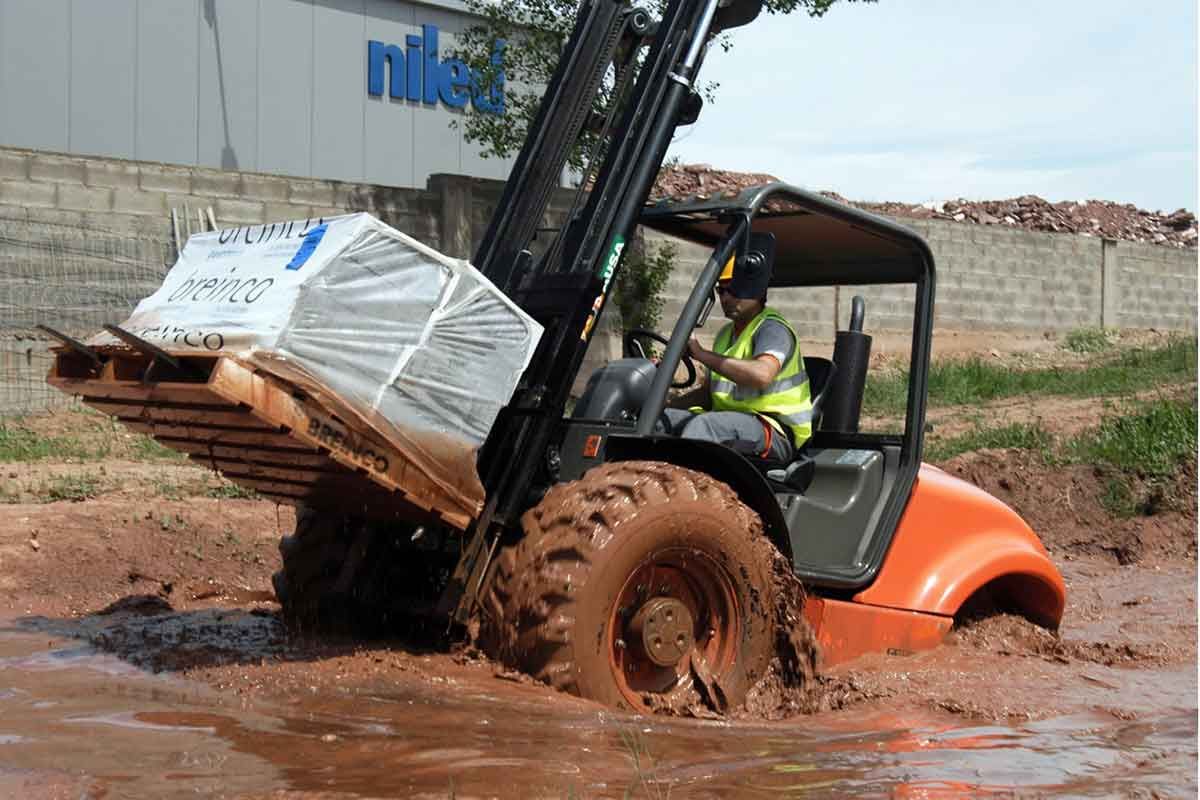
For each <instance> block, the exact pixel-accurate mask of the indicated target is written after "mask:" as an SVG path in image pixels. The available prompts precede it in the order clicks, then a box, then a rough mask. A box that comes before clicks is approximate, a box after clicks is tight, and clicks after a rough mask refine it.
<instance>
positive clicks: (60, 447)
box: [0, 422, 107, 462]
mask: <svg viewBox="0 0 1200 800" xmlns="http://www.w3.org/2000/svg"><path fill="white" fill-rule="evenodd" d="M105 455H107V453H102V454H101V453H97V451H96V448H94V447H92V446H90V445H88V444H87V443H85V442H84V441H83V440H81V439H79V438H78V437H75V436H43V435H41V434H39V433H36V432H34V431H32V430H30V429H28V428H26V427H23V426H21V425H20V424H13V423H5V422H0V462H11V461H42V460H44V459H47V458H60V459H68V458H75V459H94V458H104V457H105Z"/></svg>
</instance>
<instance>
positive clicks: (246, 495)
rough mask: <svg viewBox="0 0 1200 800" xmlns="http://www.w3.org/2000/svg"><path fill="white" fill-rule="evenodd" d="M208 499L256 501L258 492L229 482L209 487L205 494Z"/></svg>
mask: <svg viewBox="0 0 1200 800" xmlns="http://www.w3.org/2000/svg"><path fill="white" fill-rule="evenodd" d="M205 494H206V495H208V496H209V497H215V498H217V499H219V500H257V499H258V492H256V491H254V490H253V489H247V488H246V487H245V486H239V485H238V484H236V483H232V482H229V481H226V482H223V483H220V484H218V485H216V486H210V487H209V488H208V491H206V492H205Z"/></svg>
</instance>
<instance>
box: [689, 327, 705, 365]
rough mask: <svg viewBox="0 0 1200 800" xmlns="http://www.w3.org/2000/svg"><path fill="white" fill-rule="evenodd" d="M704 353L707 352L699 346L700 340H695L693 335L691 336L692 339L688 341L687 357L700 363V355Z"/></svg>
mask: <svg viewBox="0 0 1200 800" xmlns="http://www.w3.org/2000/svg"><path fill="white" fill-rule="evenodd" d="M705 352H707V351H706V350H705V349H704V347H703V346H702V345H701V344H700V340H699V339H697V338H696V336H695V334H693V335H692V337H691V338H690V339H688V355H689V356H691V357H692V358H694V359H696V360H697V361H700V355H701V354H702V353H705Z"/></svg>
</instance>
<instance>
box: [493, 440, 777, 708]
mask: <svg viewBox="0 0 1200 800" xmlns="http://www.w3.org/2000/svg"><path fill="white" fill-rule="evenodd" d="M522 524H523V526H524V531H525V535H524V537H523V538H522V539H521V540H520V541H519V542H517V543H515V544H514V545H512V546H509V547H505V548H503V549H502V550H501V551H500V552H499V553H498V555H497V558H496V560H495V562H494V564H493V566H492V569H491V571H490V574H489V584H488V590H487V591H486V592H485V594H484V596H483V609H482V619H481V642H482V643H483V645H484V647H485V649H487V650H489V651H490V652H491V653H492V655H493V656H495V657H498V658H500V659H501V660H502V661H504V662H505V663H507V664H509V665H510V666H513V667H515V668H517V669H520V670H522V671H525V672H527V673H528V674H530V675H532V676H533V677H534V678H536V679H538V680H541V681H543V682H545V683H548V684H550V685H551V686H554V687H555V688H557V689H560V690H563V691H567V692H571V693H573V694H577V695H580V696H583V697H588V698H592V699H594V700H598V701H600V702H602V703H605V704H607V705H610V706H615V707H620V708H630V709H634V710H638V711H655V710H661V709H670V710H676V711H686V710H690V709H691V708H692V707H694V706H695V704H696V703H699V704H700V705H701V706H704V707H707V708H709V709H712V710H715V711H718V712H724V711H727V710H732V709H733V708H736V707H738V706H740V705H741V704H742V702H743V700H744V699H745V696H746V693H747V691H749V689H750V688H751V687H752V686H753V685H754V684H755V682H756V681H757V680H758V679H759V678H760V677H761V676H762V675H763V674H764V672H765V671H766V669H767V666H768V663H769V662H770V659H771V657H772V655H773V652H774V644H775V626H776V615H775V602H774V596H773V595H774V591H775V589H774V588H773V587H774V585H775V584H774V582H773V580H772V564H773V559H774V558H775V548H774V547H773V546H772V545H771V543H770V542H769V541H767V539H766V537H765V536H764V535H763V533H762V524H761V521H760V520H759V518H758V515H757V514H755V513H754V512H752V511H751V510H750V509H749V508H747V507H746V506H745V505H744V504H742V503H741V502H740V501H739V500H738V499H737V497H736V496H735V495H734V494H733V492H732V491H731V490H730V488H729V487H728V486H726V485H725V484H723V483H720V482H718V481H715V480H713V479H712V478H710V477H708V476H707V475H703V474H701V473H698V472H694V471H691V470H687V469H683V468H680V467H676V466H674V465H670V464H664V463H659V462H646V461H630V462H619V463H614V464H606V465H603V466H601V467H597V468H596V469H594V470H592V471H591V472H589V473H588V474H587V475H585V476H584V477H583V478H582V479H581V480H578V481H574V482H572V483H566V484H561V485H559V486H556V487H554V488H552V489H551V490H550V491H549V492H548V493H547V494H546V496H545V498H543V500H542V502H540V503H539V504H538V505H537V506H536V507H534V508H533V509H531V510H530V511H528V512H527V513H526V514H525V516H524V517H523V518H522Z"/></svg>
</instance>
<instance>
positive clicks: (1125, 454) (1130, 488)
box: [925, 399, 1197, 518]
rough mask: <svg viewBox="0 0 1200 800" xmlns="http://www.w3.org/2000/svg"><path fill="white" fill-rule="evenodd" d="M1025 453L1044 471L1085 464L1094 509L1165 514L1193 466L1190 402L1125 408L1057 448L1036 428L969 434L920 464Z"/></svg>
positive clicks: (932, 448)
mask: <svg viewBox="0 0 1200 800" xmlns="http://www.w3.org/2000/svg"><path fill="white" fill-rule="evenodd" d="M989 447H994V448H1008V449H1016V450H1030V451H1033V452H1036V453H1038V454H1039V455H1040V456H1041V457H1042V459H1043V460H1044V461H1045V462H1046V463H1047V464H1087V465H1091V466H1093V467H1096V468H1097V469H1098V470H1099V473H1098V474H1100V475H1101V476H1102V478H1103V481H1104V483H1103V488H1102V490H1101V493H1100V502H1101V504H1102V505H1103V506H1104V508H1105V510H1107V511H1108V513H1109V514H1111V515H1113V516H1114V517H1117V518H1128V517H1133V516H1136V515H1139V514H1154V513H1157V512H1158V511H1159V510H1162V509H1164V508H1173V507H1175V506H1176V505H1177V501H1176V500H1173V499H1172V498H1176V497H1177V496H1178V487H1177V485H1176V484H1175V482H1176V481H1178V480H1179V473H1180V471H1181V470H1182V469H1184V468H1185V467H1186V466H1187V465H1189V464H1192V465H1194V464H1195V463H1196V458H1197V451H1196V447H1197V414H1196V406H1195V405H1194V404H1193V403H1192V402H1191V401H1184V400H1169V399H1161V400H1157V401H1154V402H1149V403H1140V404H1129V405H1127V406H1126V407H1125V408H1124V409H1123V410H1122V411H1120V412H1118V414H1117V415H1114V416H1106V417H1105V418H1103V419H1102V420H1101V421H1100V424H1099V425H1098V426H1097V427H1096V428H1093V429H1091V430H1088V431H1084V432H1082V433H1080V434H1078V435H1076V436H1073V437H1070V438H1069V439H1066V440H1062V441H1058V440H1056V439H1055V437H1054V436H1052V435H1051V434H1050V433H1049V432H1048V431H1046V430H1045V429H1044V428H1042V427H1041V426H1039V425H1030V424H1023V423H1014V424H1011V425H1004V426H1000V427H996V428H985V427H978V428H976V429H975V430H973V431H970V432H968V433H964V434H961V435H959V436H954V437H951V438H948V439H945V440H942V441H930V442H928V443H927V444H926V446H925V458H926V460H928V461H932V462H942V461H947V460H949V459H951V458H954V457H955V456H957V455H960V454H962V453H967V452H971V451H973V450H982V449H984V448H989Z"/></svg>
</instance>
